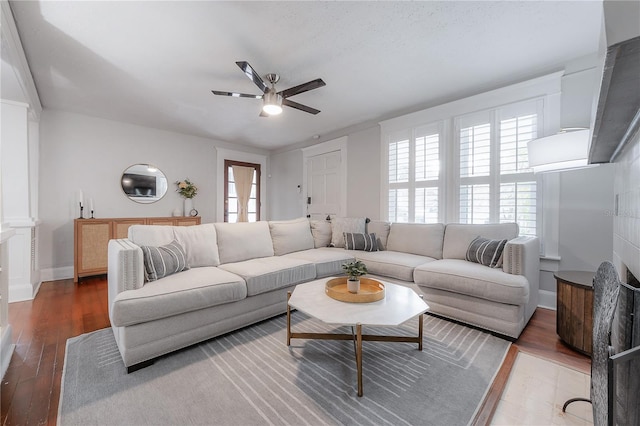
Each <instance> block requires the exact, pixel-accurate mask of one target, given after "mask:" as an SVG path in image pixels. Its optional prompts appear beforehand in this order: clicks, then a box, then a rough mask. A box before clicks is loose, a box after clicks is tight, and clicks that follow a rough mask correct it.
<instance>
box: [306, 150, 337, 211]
mask: <svg viewBox="0 0 640 426" xmlns="http://www.w3.org/2000/svg"><path fill="white" fill-rule="evenodd" d="M341 162H342V158H341V152H340V151H332V152H328V153H326V154H319V155H315V156H312V157H308V158H307V216H308V217H310V218H312V219H325V218H326V217H327V215H337V216H341V215H342V212H341V211H340V201H341V195H342V193H341V192H342V191H344V190H346V189H345V188H341V182H342V176H341V169H342V168H341Z"/></svg>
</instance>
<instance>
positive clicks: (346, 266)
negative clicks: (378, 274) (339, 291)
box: [342, 260, 368, 293]
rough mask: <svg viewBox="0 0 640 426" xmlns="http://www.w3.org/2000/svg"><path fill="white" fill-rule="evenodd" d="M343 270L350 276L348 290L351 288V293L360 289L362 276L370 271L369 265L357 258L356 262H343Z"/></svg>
mask: <svg viewBox="0 0 640 426" xmlns="http://www.w3.org/2000/svg"><path fill="white" fill-rule="evenodd" d="M342 270H343V271H344V272H345V274H347V276H348V277H349V278H348V279H347V290H349V293H357V292H358V291H360V277H361V276H362V275H365V274H366V273H367V272H368V271H367V265H365V264H364V263H362V262H361V261H359V260H356V261H355V262H347V263H343V264H342Z"/></svg>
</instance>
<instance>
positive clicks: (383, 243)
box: [366, 220, 391, 250]
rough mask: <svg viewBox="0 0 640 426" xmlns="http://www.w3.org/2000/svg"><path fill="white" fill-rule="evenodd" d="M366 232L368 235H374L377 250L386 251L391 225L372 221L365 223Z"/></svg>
mask: <svg viewBox="0 0 640 426" xmlns="http://www.w3.org/2000/svg"><path fill="white" fill-rule="evenodd" d="M366 228H367V231H366V232H368V233H369V234H376V237H378V250H386V249H387V238H389V231H390V230H391V223H390V222H384V221H382V220H372V221H370V222H369V223H367V226H366Z"/></svg>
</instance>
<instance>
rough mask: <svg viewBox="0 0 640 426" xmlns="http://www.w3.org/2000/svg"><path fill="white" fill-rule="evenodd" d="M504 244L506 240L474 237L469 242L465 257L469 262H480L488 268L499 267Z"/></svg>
mask: <svg viewBox="0 0 640 426" xmlns="http://www.w3.org/2000/svg"><path fill="white" fill-rule="evenodd" d="M506 244H507V240H490V239H488V238H483V237H476V238H474V240H473V241H471V244H469V248H468V249H467V256H466V259H467V260H468V261H469V262H475V263H480V264H482V265H485V266H489V267H490V268H499V267H501V266H502V252H503V251H504V246H505V245H506Z"/></svg>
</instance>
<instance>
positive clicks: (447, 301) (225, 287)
mask: <svg viewBox="0 0 640 426" xmlns="http://www.w3.org/2000/svg"><path fill="white" fill-rule="evenodd" d="M336 222H337V221H336ZM367 227H368V229H367V231H366V232H368V233H375V234H376V237H377V241H378V245H379V247H380V248H381V249H382V250H380V251H372V252H368V251H360V250H346V249H344V248H339V247H326V245H327V244H328V241H329V240H331V239H332V238H331V236H332V232H333V234H336V233H337V232H340V235H338V237H340V236H341V235H342V234H341V231H342V229H341V228H340V227H338V226H336V225H335V224H334V225H333V228H332V225H331V224H329V223H328V222H324V221H311V223H310V221H309V220H307V219H304V218H301V219H296V220H291V221H271V222H257V223H237V224H229V223H215V224H203V225H198V226H192V227H173V226H153V225H134V226H132V227H130V228H129V238H128V239H123V240H111V241H110V242H109V269H108V281H109V284H108V285H109V317H110V320H111V324H112V329H113V332H114V335H115V338H116V342H117V344H118V348H119V349H120V353H121V355H122V359H123V361H124V364H125V366H126V367H127V370H128V371H129V372H131V371H135V370H136V369H138V368H141V367H144V366H146V365H148V364H150V363H151V362H153V359H154V358H157V357H158V356H161V355H164V354H167V353H169V352H172V351H175V350H178V349H181V348H184V347H186V346H189V345H192V344H194V343H198V342H201V341H203V340H207V339H209V338H212V337H216V336H219V335H221V334H224V333H227V332H230V331H233V330H236V329H238V328H241V327H244V326H247V325H249V324H252V323H255V322H258V321H261V320H264V319H267V318H270V317H272V316H275V315H278V314H281V313H284V312H286V300H287V298H286V293H287V292H288V291H291V290H292V289H293V288H294V287H295V286H296V285H297V284H299V283H302V282H306V281H310V280H314V279H317V278H322V277H328V276H333V275H340V274H341V273H342V269H341V266H342V264H343V263H345V262H347V261H352V260H354V259H360V260H362V261H364V262H365V264H366V265H367V267H368V269H369V272H370V274H372V275H374V276H378V277H380V278H382V279H387V280H390V281H393V282H396V283H401V284H405V285H410V286H414V288H416V289H417V290H418V291H419V292H422V293H423V294H424V296H425V300H426V301H427V303H428V304H429V306H430V311H431V313H433V314H437V315H440V316H444V317H447V318H451V319H454V320H458V321H462V322H465V323H468V324H471V325H474V326H478V327H481V328H484V329H487V330H489V331H492V332H495V333H497V334H499V335H503V336H506V337H510V338H517V337H518V335H519V334H520V332H521V331H522V329H523V328H524V326H525V325H526V323H527V321H528V320H529V318H530V317H531V315H532V314H533V311H534V310H535V307H536V306H537V303H538V274H539V265H538V252H539V249H538V240H537V238H532V237H517V234H518V228H517V225H516V224H499V225H460V224H449V225H443V224H400V223H394V224H390V223H387V222H380V221H373V222H370V223H369V224H368V225H367ZM332 229H333V231H332ZM361 229H364V218H362V228H359V229H358V230H361ZM327 233H328V235H329V239H327ZM477 236H482V237H486V238H491V239H507V240H509V241H508V242H507V244H506V246H505V249H504V255H503V256H504V262H503V263H504V265H503V266H502V267H501V268H490V267H488V266H484V265H481V264H478V263H472V262H469V261H467V260H465V253H466V250H467V248H468V247H469V244H470V243H471V241H472V240H473V239H474V238H475V237H477ZM333 237H334V238H333V240H335V237H336V235H333ZM173 241H176V242H178V243H179V246H181V247H182V248H183V251H184V256H185V257H186V264H188V266H189V269H187V270H184V271H181V272H178V273H173V274H169V275H167V276H165V277H162V278H160V279H158V280H156V281H152V282H146V279H145V258H144V256H143V250H142V249H141V247H143V246H145V247H148V248H150V249H153V250H157V247H162V246H165V245H167V244H170V243H171V242H173ZM338 245H339V244H338ZM148 252H149V251H148V249H147V253H148ZM147 267H149V266H148V265H147ZM416 286H417V287H416Z"/></svg>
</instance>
